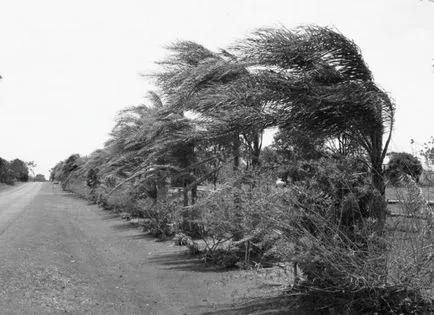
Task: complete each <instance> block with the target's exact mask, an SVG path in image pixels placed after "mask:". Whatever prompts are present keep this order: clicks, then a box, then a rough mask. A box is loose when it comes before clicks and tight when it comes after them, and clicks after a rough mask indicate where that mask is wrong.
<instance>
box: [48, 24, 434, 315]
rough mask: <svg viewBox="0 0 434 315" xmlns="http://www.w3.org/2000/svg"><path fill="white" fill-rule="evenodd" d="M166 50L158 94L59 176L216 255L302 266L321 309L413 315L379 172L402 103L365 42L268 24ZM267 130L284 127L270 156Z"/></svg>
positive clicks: (235, 261)
mask: <svg viewBox="0 0 434 315" xmlns="http://www.w3.org/2000/svg"><path fill="white" fill-rule="evenodd" d="M167 49H168V51H169V56H168V57H167V58H166V59H163V60H162V61H159V62H158V64H159V66H160V69H159V71H157V72H155V73H153V74H151V75H149V76H147V77H150V78H151V79H152V80H153V81H154V83H156V85H157V87H158V89H159V90H158V92H149V93H148V95H147V101H146V103H145V104H141V105H137V106H131V107H128V108H126V109H124V110H123V111H121V112H120V113H119V115H118V116H117V117H116V124H115V126H114V128H113V130H112V132H111V134H110V138H109V139H108V141H107V142H106V143H105V146H104V148H102V149H100V150H97V151H95V152H93V153H92V154H91V155H89V156H87V157H80V156H78V155H72V156H70V157H69V158H68V159H66V160H65V161H62V162H59V164H58V165H57V166H56V167H55V168H54V169H53V170H52V173H51V179H52V180H60V181H62V184H63V186H64V188H66V189H70V190H72V191H74V192H76V193H78V194H80V195H82V196H84V197H86V198H89V199H91V200H93V201H94V202H96V203H98V204H99V205H101V206H102V207H104V208H106V209H114V210H115V211H122V212H128V213H129V214H128V216H129V215H133V216H135V217H137V218H142V219H143V227H144V229H145V230H146V231H148V232H150V233H153V234H154V235H157V236H159V237H168V236H171V235H173V234H174V233H176V232H182V234H181V235H182V237H178V239H181V241H180V243H184V241H185V243H187V244H188V245H189V246H190V249H191V251H192V252H194V253H201V254H202V255H203V256H202V257H203V259H204V260H205V261H208V262H209V261H212V262H214V263H219V264H222V265H224V266H233V265H244V266H247V265H249V264H251V263H255V264H257V265H261V264H267V263H270V262H275V261H276V260H284V261H289V262H292V263H295V264H297V265H298V266H299V267H301V269H302V271H303V274H304V275H303V281H302V285H300V286H297V287H295V290H298V291H297V292H298V293H299V294H300V295H302V296H304V297H307V298H315V299H318V306H320V307H321V308H322V309H324V308H327V307H328V306H327V305H326V304H327V303H328V302H329V301H331V303H333V305H332V307H336V309H337V310H339V311H341V310H342V311H343V310H346V311H348V312H349V313H351V312H371V311H372V312H373V311H376V310H378V311H380V312H383V311H390V312H394V311H397V310H399V311H402V310H406V307H407V306H405V305H404V306H403V305H401V304H400V303H399V301H398V299H399V298H400V297H402V296H404V295H402V294H396V292H395V291H394V290H395V288H398V289H399V290H400V289H402V288H404V289H405V288H406V286H407V285H408V284H407V283H406V282H405V281H401V280H402V279H401V280H399V281H400V282H399V281H396V283H394V285H393V286H390V283H389V280H390V279H389V278H388V277H389V275H388V268H389V266H388V264H387V261H388V259H389V258H388V257H389V256H390V253H391V248H388V246H387V245H388V244H390V240H389V239H388V238H387V237H389V236H390V233H389V231H388V230H387V228H386V214H387V211H386V203H385V197H384V192H385V191H384V190H385V185H384V173H383V167H382V166H383V165H382V164H383V159H384V157H385V155H386V152H387V148H388V144H389V141H390V136H391V132H392V128H393V119H394V104H393V102H392V101H391V99H390V97H389V96H388V95H387V93H385V92H384V91H383V90H382V89H381V88H379V87H378V86H377V84H376V82H375V81H374V79H373V76H372V73H371V71H370V70H369V68H368V66H367V65H366V63H365V62H364V60H363V58H362V55H361V52H360V49H359V48H358V47H357V46H356V45H355V44H354V42H353V41H351V40H349V39H348V38H346V37H345V36H343V35H342V34H341V33H339V32H337V31H335V30H333V29H330V28H324V27H317V26H304V27H299V28H297V29H294V30H288V29H285V28H280V29H261V30H258V31H257V32H255V33H253V34H252V35H251V36H249V37H247V38H245V39H243V40H241V41H239V42H238V44H237V45H234V46H232V47H231V48H230V49H228V50H219V51H217V52H214V51H211V50H209V49H207V48H205V47H204V46H202V45H200V44H198V43H195V42H191V41H178V42H175V43H174V44H172V45H169V46H168V47H167ZM269 127H273V128H276V129H278V132H277V135H276V137H275V143H274V145H273V146H271V147H268V148H266V149H265V150H263V148H262V137H263V134H264V130H266V129H267V128H269ZM262 153H263V155H262V156H261V154H262ZM261 163H262V165H261ZM278 174H280V176H281V177H282V178H283V179H284V180H285V183H283V182H282V183H283V184H286V187H285V188H284V187H282V185H280V186H278V187H276V185H275V180H276V177H277V175H278ZM128 216H125V217H128ZM191 238H196V240H194V241H193V240H192V239H191ZM197 239H199V240H197ZM423 290H425V287H423V288H417V290H415V291H412V292H411V294H410V293H408V294H407V296H408V297H409V298H410V299H411V303H410V306H411V307H413V308H412V309H413V310H420V309H422V308H424V307H426V306H427V305H428V304H429V303H428V304H426V303H425V302H426V300H423V302H420V300H418V299H419V298H421V296H422V293H421V292H422V291H423ZM318 292H322V293H324V292H326V293H327V294H323V297H325V299H323V298H321V299H320V298H319V295H318ZM334 296H336V298H335V299H333V297H334ZM397 301H398V302H397ZM389 302H390V303H389ZM419 302H420V303H419ZM424 303H425V304H424Z"/></svg>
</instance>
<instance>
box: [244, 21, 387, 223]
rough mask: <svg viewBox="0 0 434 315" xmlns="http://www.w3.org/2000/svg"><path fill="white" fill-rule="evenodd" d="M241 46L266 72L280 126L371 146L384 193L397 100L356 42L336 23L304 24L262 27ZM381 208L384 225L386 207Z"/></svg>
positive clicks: (374, 169)
mask: <svg viewBox="0 0 434 315" xmlns="http://www.w3.org/2000/svg"><path fill="white" fill-rule="evenodd" d="M237 48H238V50H239V51H240V52H241V53H242V54H243V55H244V58H245V60H249V61H250V62H251V63H252V66H253V67H254V68H255V69H257V72H258V75H259V76H261V78H262V84H263V85H264V86H265V87H266V88H267V90H268V91H269V92H268V95H267V97H268V99H269V102H270V108H271V109H272V110H273V112H274V113H275V115H276V117H278V123H279V125H280V126H282V127H286V126H287V127H295V128H296V129H298V130H306V131H310V132H313V133H315V135H316V136H318V137H321V138H333V137H335V138H337V137H339V136H341V135H342V134H345V135H346V136H347V137H349V138H350V139H351V141H353V142H354V143H357V144H358V145H359V146H360V147H362V148H363V149H364V150H365V152H366V155H367V156H368V162H369V166H370V170H371V174H372V184H373V186H374V187H375V188H376V189H377V190H378V192H379V193H380V194H381V195H383V196H384V193H385V184H384V172H383V160H384V157H385V156H386V153H387V148H388V145H389V141H390V138H391V133H392V127H393V117H394V104H393V103H392V101H391V99H390V98H389V96H388V95H387V94H386V93H385V92H384V91H383V90H381V89H380V88H379V87H378V86H377V85H376V83H375V82H374V79H373V76H372V73H371V71H370V70H369V68H368V66H367V65H366V63H365V62H364V60H363V58H362V55H361V53H360V50H359V48H358V47H357V46H356V44H355V43H354V42H352V41H351V40H349V39H348V38H346V37H345V36H344V35H342V34H340V33H339V32H337V31H334V30H332V29H330V28H324V27H300V28H297V29H295V30H293V31H291V30H288V29H284V28H282V29H262V30H259V31H257V32H256V33H254V34H253V35H252V36H251V37H249V38H247V39H246V40H244V41H243V42H242V43H241V44H240V45H239V46H238V47H237ZM384 136H386V138H385V141H383V137H384ZM378 212H379V213H377V214H374V217H377V218H378V219H379V221H380V226H383V224H384V221H385V215H386V211H385V207H383V209H381V210H380V211H378Z"/></svg>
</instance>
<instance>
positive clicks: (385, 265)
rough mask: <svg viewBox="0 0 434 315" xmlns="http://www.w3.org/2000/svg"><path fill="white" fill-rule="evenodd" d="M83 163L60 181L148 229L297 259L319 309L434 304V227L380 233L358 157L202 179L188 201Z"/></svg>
mask: <svg viewBox="0 0 434 315" xmlns="http://www.w3.org/2000/svg"><path fill="white" fill-rule="evenodd" d="M76 162H77V161H76ZM77 164H81V166H80V167H78V166H77V167H76V168H75V169H74V170H73V171H72V172H71V173H70V174H69V176H68V178H67V179H65V181H64V182H63V187H64V188H65V189H67V190H70V191H72V192H74V193H76V194H78V195H80V196H82V197H83V198H86V199H88V200H91V201H93V202H95V203H98V204H99V205H100V206H102V207H104V208H105V209H112V210H114V211H117V212H123V213H128V216H130V217H132V218H138V219H139V218H140V219H142V220H141V222H142V225H143V228H144V230H145V231H147V232H149V233H152V234H153V235H155V236H156V237H160V238H165V239H167V238H170V237H174V238H175V241H176V242H177V243H179V244H180V245H187V246H188V247H189V248H190V251H191V253H194V254H198V255H201V257H202V259H203V260H204V261H205V262H207V263H214V264H219V265H221V266H223V267H232V266H241V267H249V266H252V265H255V266H263V267H267V266H270V265H272V264H273V263H276V262H290V263H293V264H294V265H296V266H298V270H301V271H302V274H301V279H300V281H299V282H298V283H297V285H296V286H293V288H292V290H295V291H297V292H298V293H302V294H301V298H300V303H301V304H303V305H306V304H307V305H311V306H312V305H315V309H316V310H317V311H318V312H321V311H320V310H322V311H323V312H325V311H327V310H328V311H329V312H331V313H354V312H356V313H366V314H371V313H374V312H377V313H379V314H389V313H390V314H395V313H396V314H402V313H404V314H420V313H423V312H429V309H431V310H432V307H433V304H432V303H433V300H432V294H433V293H432V291H430V290H432V286H433V280H434V275H433V268H432V266H433V264H434V258H433V257H432V253H433V248H434V247H433V244H434V243H433V242H434V237H433V234H432V231H431V232H429V230H427V228H428V227H427V224H426V223H425V221H420V220H419V221H417V224H419V225H420V226H418V228H417V229H416V230H414V229H413V232H411V233H410V232H407V231H402V230H401V231H398V232H397V231H396V228H395V227H396V224H398V223H397V221H396V220H395V221H391V222H388V228H387V229H386V231H385V233H384V234H383V235H381V236H380V235H378V234H377V233H375V229H376V222H375V221H374V220H372V219H371V215H370V214H371V212H372V211H376V208H378V207H381V206H382V205H381V203H383V202H384V201H383V198H382V197H381V196H380V195H379V194H378V192H377V191H376V190H375V189H373V188H372V185H371V184H370V182H369V180H368V178H369V177H368V176H367V174H366V170H365V169H364V168H363V167H360V166H359V164H358V163H357V162H356V161H355V160H352V159H336V160H330V159H321V160H319V161H317V162H311V163H310V167H309V170H308V172H307V173H306V171H307V169H306V166H305V164H302V165H303V170H302V173H303V174H305V176H304V177H303V178H300V179H299V180H295V181H292V182H290V184H289V185H288V186H287V187H286V188H277V187H276V186H275V183H274V180H273V178H275V177H274V176H275V174H274V173H272V172H271V173H270V171H264V170H263V171H262V172H257V173H255V174H252V173H250V174H249V176H246V174H232V176H229V178H228V180H227V181H225V182H222V183H219V184H218V185H217V186H216V187H215V189H214V188H211V186H210V185H208V186H202V187H201V188H199V191H198V198H197V202H195V204H193V205H189V206H183V198H182V195H183V192H182V189H180V188H176V187H171V186H170V185H169V184H166V185H167V187H166V189H167V194H166V198H164V199H160V200H157V201H156V200H153V199H152V198H150V197H149V196H148V195H147V194H144V193H143V191H146V190H147V189H148V188H146V187H143V185H135V184H134V182H128V183H125V184H124V185H122V186H120V187H119V188H117V189H115V190H113V189H114V188H115V187H117V185H118V183H119V180H116V179H115V178H109V179H105V180H103V182H100V180H99V179H97V178H96V177H97V176H96V174H95V172H93V171H89V170H87V171H85V169H86V168H85V165H86V163H83V161H82V163H77ZM355 169H359V170H360V172H354V170H355ZM246 178H249V179H250V180H249V181H246ZM252 178H253V180H252ZM411 183H412V182H411V180H410V181H407V182H406V185H412V184H411ZM413 185H414V187H417V185H416V183H415V182H414V181H413ZM414 187H413V188H414ZM409 191H410V192H411V189H409ZM414 195H415V193H414V192H413V198H412V199H411V200H409V201H407V202H404V203H403V204H402V206H403V211H407V212H408V211H409V210H408V209H410V208H411V207H413V208H414V203H415V200H416V199H417V198H419V199H420V198H422V197H421V196H416V197H417V198H416V197H415V196H414ZM413 211H414V210H413ZM394 219H396V218H394ZM406 220H407V221H408V219H406ZM407 221H406V222H407ZM415 222H416V221H414V220H413V221H410V223H409V222H407V223H406V224H410V225H414V224H415ZM401 223H402V222H401ZM431 228H432V227H431ZM414 231H416V232H414ZM430 255H431V256H430Z"/></svg>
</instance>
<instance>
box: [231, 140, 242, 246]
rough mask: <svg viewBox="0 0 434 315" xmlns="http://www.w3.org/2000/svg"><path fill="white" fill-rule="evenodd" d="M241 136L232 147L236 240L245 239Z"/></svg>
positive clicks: (234, 235) (234, 236)
mask: <svg viewBox="0 0 434 315" xmlns="http://www.w3.org/2000/svg"><path fill="white" fill-rule="evenodd" d="M240 146H241V142H240V136H239V134H238V133H237V134H236V135H235V137H234V142H233V146H232V154H233V159H234V161H233V165H232V170H233V173H234V178H235V182H234V211H235V222H234V223H235V230H234V232H233V238H234V239H235V240H240V239H242V238H243V232H242V219H243V218H242V214H241V196H240V190H241V180H240V178H239V177H240V176H239V168H240Z"/></svg>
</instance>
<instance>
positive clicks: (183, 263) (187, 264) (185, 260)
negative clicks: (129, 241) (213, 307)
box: [149, 250, 237, 272]
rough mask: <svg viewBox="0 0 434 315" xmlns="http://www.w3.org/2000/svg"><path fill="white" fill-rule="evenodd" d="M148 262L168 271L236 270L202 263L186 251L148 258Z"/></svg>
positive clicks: (197, 257) (198, 258)
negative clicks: (163, 267)
mask: <svg viewBox="0 0 434 315" xmlns="http://www.w3.org/2000/svg"><path fill="white" fill-rule="evenodd" d="M149 261H150V262H153V263H156V264H159V265H162V266H165V267H166V268H165V269H168V270H180V271H197V272H229V271H233V270H236V269H237V268H224V267H221V266H216V265H211V264H206V263H204V262H203V261H202V260H201V259H200V257H199V256H192V255H191V254H190V253H189V252H188V250H183V251H182V252H178V253H170V254H162V255H156V256H154V257H150V258H149Z"/></svg>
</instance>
